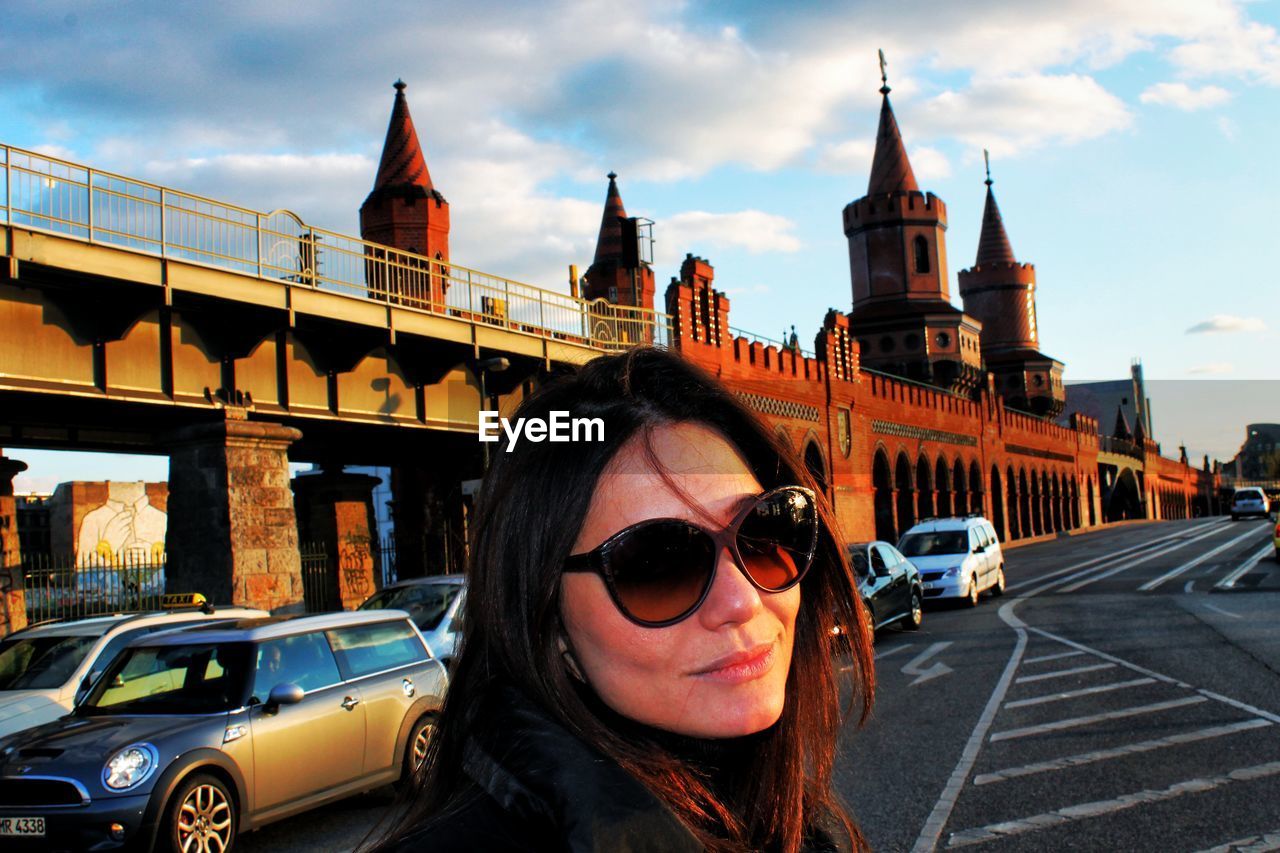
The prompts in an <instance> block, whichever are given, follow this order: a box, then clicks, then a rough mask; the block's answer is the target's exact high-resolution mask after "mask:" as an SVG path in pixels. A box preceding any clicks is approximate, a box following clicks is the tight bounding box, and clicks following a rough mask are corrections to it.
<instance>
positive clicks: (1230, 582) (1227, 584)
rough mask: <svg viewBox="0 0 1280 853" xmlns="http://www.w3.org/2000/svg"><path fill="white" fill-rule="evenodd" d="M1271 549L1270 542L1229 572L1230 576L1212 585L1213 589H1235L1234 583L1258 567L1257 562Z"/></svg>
mask: <svg viewBox="0 0 1280 853" xmlns="http://www.w3.org/2000/svg"><path fill="white" fill-rule="evenodd" d="M1273 547H1274V546H1273V545H1272V544H1271V543H1270V542H1268V543H1267V544H1266V545H1263V546H1262V547H1261V548H1260V549H1259V550H1258V553H1256V554H1254V555H1253V556H1251V557H1250V558H1249V559H1247V560H1245V561H1244V562H1243V563H1241V564H1240V567H1239V568H1237V569H1236V570H1234V571H1233V572H1231V574H1229V575H1227V576H1226V577H1225V578H1223V579H1222V580H1220V581H1218V583H1217V584H1215V585H1214V589H1235V585H1236V582H1237V581H1238V580H1240V578H1242V577H1244V576H1245V575H1247V574H1248V573H1249V570H1250V569H1252V568H1253V567H1254V566H1256V565H1258V561H1259V560H1261V559H1262V558H1263V557H1265V556H1267V554H1269V553H1270V552H1271V549H1272V548H1273Z"/></svg>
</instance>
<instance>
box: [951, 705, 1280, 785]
mask: <svg viewBox="0 0 1280 853" xmlns="http://www.w3.org/2000/svg"><path fill="white" fill-rule="evenodd" d="M1270 725H1274V724H1273V723H1271V722H1269V721H1268V720H1244V721H1242V722H1239V723H1231V724H1230V725H1226V726H1211V727H1209V728H1205V729H1197V730H1195V731H1193V732H1184V733H1182V734H1177V735H1169V736H1168V737H1162V738H1155V739H1154V740H1144V741H1138V742H1137V743H1131V744H1127V745H1126V746H1117V747H1112V748H1111V749H1099V750H1095V751H1093V752H1081V753H1079V754H1077V755H1068V756H1065V757H1063V758H1055V759H1052V760H1050V761H1038V762H1036V763H1035V764H1026V765H1023V766H1022V767H1007V768H1005V769H1004V770H996V771H994V772H991V773H984V774H982V775H981V776H975V777H974V778H973V784H975V785H989V784H991V783H992V782H1003V781H1004V780H1006V779H1016V778H1018V777H1019V776H1031V775H1033V774H1035V773H1046V772H1049V771H1053V770H1065V769H1067V768H1068V767H1079V766H1080V765H1082V764H1092V763H1094V762H1095V761H1105V760H1107V759H1109V758H1120V757H1122V756H1125V755H1136V754H1138V753H1141V752H1150V751H1152V750H1155V749H1163V748H1164V747H1166V746H1182V745H1183V744H1188V743H1195V742H1196V741H1201V740H1209V739H1210V738H1215V737H1223V736H1225V735H1233V734H1236V733H1237V732H1245V731H1252V730H1253V729H1261V728H1266V727H1267V726H1270Z"/></svg>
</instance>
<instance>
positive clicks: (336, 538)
mask: <svg viewBox="0 0 1280 853" xmlns="http://www.w3.org/2000/svg"><path fill="white" fill-rule="evenodd" d="M380 482H382V481H381V480H380V479H379V478H377V477H372V476H369V475H368V474H356V473H352V472H348V471H343V470H342V466H340V465H339V466H325V468H324V469H323V470H322V471H320V472H319V473H312V474H302V475H300V476H297V477H294V478H293V494H294V499H295V500H296V501H297V511H298V534H299V537H300V538H301V540H302V541H304V542H307V543H320V544H323V545H324V548H325V553H326V554H327V555H328V556H329V564H328V566H327V567H326V572H327V575H326V578H325V580H326V583H325V584H324V585H323V590H324V593H325V597H326V598H327V599H328V600H326V601H324V602H315V603H314V604H312V606H311V608H310V609H313V610H314V609H317V605H319V608H320V609H325V610H330V609H341V610H353V609H355V608H356V607H359V606H360V604H361V603H362V602H363V601H364V600H365V599H366V598H368V597H369V596H370V595H372V594H373V592H374V590H376V589H377V588H378V586H379V585H380V581H381V578H379V577H378V575H377V572H376V571H375V567H374V554H375V553H376V550H377V546H378V522H377V518H376V516H375V515H374V512H373V490H374V488H375V487H376V486H377V485H378V483H380ZM313 594H317V595H318V594H320V593H319V590H317V592H316V593H313Z"/></svg>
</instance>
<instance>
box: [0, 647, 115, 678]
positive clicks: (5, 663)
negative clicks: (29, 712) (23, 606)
mask: <svg viewBox="0 0 1280 853" xmlns="http://www.w3.org/2000/svg"><path fill="white" fill-rule="evenodd" d="M97 640H98V638H97V637H96V636H92V635H83V636H77V637H58V636H47V635H46V636H43V637H26V638H23V637H11V638H10V639H7V640H5V641H4V642H0V690H43V689H47V688H51V687H60V686H62V685H63V684H65V683H66V681H67V679H68V678H70V677H71V676H72V675H73V674H74V673H75V671H76V668H77V667H79V666H80V664H81V663H83V662H84V658H85V655H87V654H88V653H89V649H91V648H93V644H94V643H95V642H97Z"/></svg>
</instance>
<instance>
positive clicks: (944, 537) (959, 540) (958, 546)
mask: <svg viewBox="0 0 1280 853" xmlns="http://www.w3.org/2000/svg"><path fill="white" fill-rule="evenodd" d="M898 550H899V551H901V552H902V553H903V554H905V555H906V556H908V557H933V556H939V555H942V554H965V553H968V551H969V536H968V534H966V533H965V532H964V531H963V530H947V531H938V532H934V533H908V534H907V535H906V536H905V537H903V539H902V542H901V543H899V544H898Z"/></svg>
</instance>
